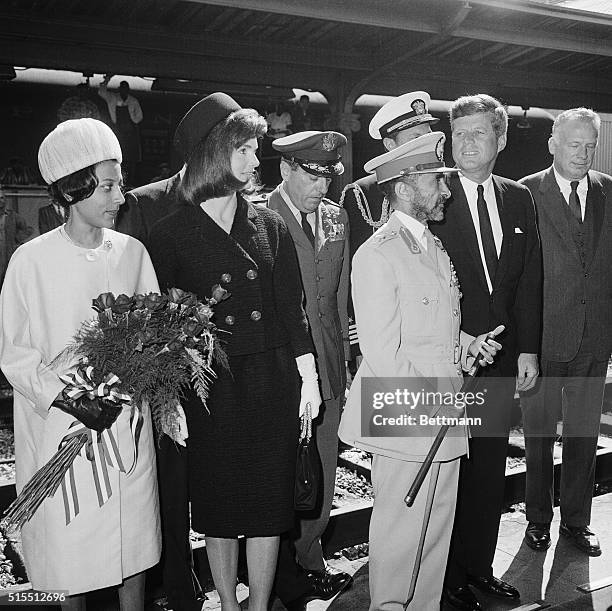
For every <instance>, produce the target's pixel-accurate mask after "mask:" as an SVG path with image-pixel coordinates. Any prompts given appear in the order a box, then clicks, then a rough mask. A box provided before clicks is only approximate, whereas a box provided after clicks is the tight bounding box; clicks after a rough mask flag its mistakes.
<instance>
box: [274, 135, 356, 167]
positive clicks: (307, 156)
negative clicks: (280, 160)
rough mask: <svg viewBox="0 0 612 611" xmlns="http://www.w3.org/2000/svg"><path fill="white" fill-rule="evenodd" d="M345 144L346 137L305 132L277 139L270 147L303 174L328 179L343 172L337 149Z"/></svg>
mask: <svg viewBox="0 0 612 611" xmlns="http://www.w3.org/2000/svg"><path fill="white" fill-rule="evenodd" d="M346 142H347V140H346V137H345V136H343V135H342V134H340V133H338V132H318V131H306V132H298V133H297V134H291V135H289V136H284V137H283V138H277V139H276V140H274V141H273V142H272V147H273V148H274V149H276V150H277V151H278V152H279V153H280V154H281V155H282V156H283V157H284V158H285V159H287V160H288V161H295V162H296V163H297V164H298V165H299V166H300V167H301V168H302V169H303V170H304V171H305V172H308V173H309V174H313V175H314V176H326V177H328V176H338V175H340V174H342V173H343V172H344V166H343V165H342V162H341V161H340V159H341V158H342V157H341V155H340V150H339V149H340V147H341V146H345V145H346Z"/></svg>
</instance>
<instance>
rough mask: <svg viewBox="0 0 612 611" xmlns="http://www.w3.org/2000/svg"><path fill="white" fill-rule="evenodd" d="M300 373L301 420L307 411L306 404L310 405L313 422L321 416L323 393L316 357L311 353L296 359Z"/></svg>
mask: <svg viewBox="0 0 612 611" xmlns="http://www.w3.org/2000/svg"><path fill="white" fill-rule="evenodd" d="M295 362H296V364H297V368H298V371H299V372H300V376H301V378H302V390H301V395H300V418H301V417H302V416H303V415H304V412H305V411H306V404H307V403H310V413H311V414H312V418H313V420H314V419H315V418H316V417H317V416H318V415H319V406H320V405H321V393H320V392H319V376H318V375H317V367H316V365H315V359H314V355H313V354H312V353H311V352H309V353H308V354H302V355H301V356H298V357H296V359H295Z"/></svg>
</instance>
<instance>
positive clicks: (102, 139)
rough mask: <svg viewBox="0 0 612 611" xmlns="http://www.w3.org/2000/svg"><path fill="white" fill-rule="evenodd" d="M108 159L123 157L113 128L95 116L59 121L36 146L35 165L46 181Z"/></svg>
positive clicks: (51, 180) (120, 159) (52, 180)
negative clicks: (92, 117)
mask: <svg viewBox="0 0 612 611" xmlns="http://www.w3.org/2000/svg"><path fill="white" fill-rule="evenodd" d="M107 159H115V160H116V161H118V162H119V163H121V161H122V155H121V146H120V145H119V140H117V136H115V134H114V133H113V130H112V129H111V128H110V127H109V126H108V125H106V123H102V121H98V120H97V119H70V120H69V121H64V122H63V123H60V124H59V125H58V126H57V127H56V128H55V129H54V130H53V131H52V132H51V133H50V134H48V135H47V137H46V138H45V139H44V140H43V141H42V144H41V145H40V148H39V149H38V167H39V168H40V173H41V174H42V177H43V178H44V180H45V182H46V183H47V184H51V183H54V182H55V181H56V180H59V179H60V178H63V177H64V176H68V175H70V174H73V173H74V172H77V171H78V170H82V169H83V168H86V167H89V166H90V165H94V164H96V163H99V162H101V161H106V160H107Z"/></svg>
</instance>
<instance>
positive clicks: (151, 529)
mask: <svg viewBox="0 0 612 611" xmlns="http://www.w3.org/2000/svg"><path fill="white" fill-rule="evenodd" d="M120 164H121V148H120V146H119V142H118V141H117V138H116V137H115V135H114V134H113V132H112V130H111V129H110V128H109V127H108V126H106V125H105V124H104V123H102V122H100V121H97V120H95V119H77V120H71V121H66V122H64V123H61V124H60V125H59V126H58V127H56V128H55V129H54V130H53V131H52V132H51V133H50V134H49V135H48V136H47V137H46V138H45V140H44V141H43V143H42V145H41V147H40V150H39V166H40V170H41V173H42V175H43V178H44V179H45V181H46V182H47V183H48V184H50V185H51V189H50V190H51V193H52V195H53V198H54V200H55V201H57V202H58V203H59V204H61V205H62V206H64V207H65V208H66V209H67V211H68V220H67V222H66V223H65V224H64V225H62V226H60V227H58V228H56V229H54V230H52V231H50V232H48V233H45V234H44V235H41V236H39V237H38V238H36V239H34V240H32V241H30V242H28V243H27V244H24V245H23V246H21V247H20V248H19V249H18V250H17V251H16V252H15V254H14V255H13V257H12V258H11V261H10V263H9V266H8V269H7V273H6V279H5V283H4V286H3V289H2V293H1V294H0V324H1V333H0V366H1V367H2V370H3V372H4V374H5V375H6V377H7V379H8V380H9V382H10V383H11V385H12V386H13V388H14V398H15V399H14V408H15V409H14V421H15V460H16V471H17V474H16V479H17V491H18V492H20V491H21V490H22V488H23V487H24V485H25V484H26V483H27V482H28V480H29V479H30V478H31V477H32V475H33V474H34V473H35V472H36V471H37V470H38V469H39V468H40V467H42V466H43V465H44V464H46V463H47V461H48V460H49V458H50V457H51V456H52V455H53V454H54V453H55V452H56V451H57V449H58V446H59V444H60V443H61V441H62V439H63V438H64V437H65V436H66V435H67V434H68V431H69V427H70V426H71V425H72V424H73V423H75V421H78V422H77V424H78V423H79V422H80V423H83V424H84V425H85V426H87V427H88V428H93V429H97V430H103V429H108V431H109V434H110V435H111V436H112V437H113V439H114V440H115V441H116V444H117V447H118V454H119V456H120V458H121V461H122V463H123V466H124V471H121V470H118V469H115V468H113V467H112V466H110V465H108V466H107V467H106V469H104V468H103V467H102V465H101V464H98V466H99V467H100V469H101V471H102V472H103V471H106V473H107V478H105V477H100V478H99V480H98V482H96V481H94V476H93V474H92V473H93V471H92V462H91V461H90V460H88V459H87V458H84V457H82V456H80V455H79V456H77V458H76V459H75V461H74V487H73V488H72V490H70V489H69V490H68V493H67V494H65V495H64V494H63V493H62V489H61V488H60V489H59V490H58V491H57V492H56V493H55V495H54V496H53V497H51V498H49V499H46V500H45V501H43V503H42V505H41V506H40V508H39V509H38V510H37V512H36V513H35V514H34V516H33V517H32V519H31V520H30V521H29V522H27V523H26V524H25V526H24V527H23V529H22V533H21V534H22V543H23V551H24V556H25V564H26V569H27V572H28V577H29V579H30V581H31V582H32V586H33V587H34V588H35V589H36V590H65V591H67V592H68V598H67V602H66V606H67V608H68V609H71V610H73V609H75V610H84V609H85V596H84V594H85V593H86V592H89V591H92V590H97V589H99V588H105V587H109V586H118V589H119V600H120V606H121V609H122V610H124V611H128V610H129V611H136V610H138V609H143V608H144V571H145V570H146V569H147V568H149V567H151V566H153V565H155V564H156V563H157V562H158V561H159V555H160V535H159V516H158V513H159V512H158V495H157V480H156V474H155V462H154V459H153V457H154V446H153V438H152V431H151V422H150V414H149V413H148V410H146V409H143V410H142V412H141V413H142V417H143V426H142V432H141V434H140V438H139V439H138V440H137V441H138V451H137V453H136V452H135V446H134V441H135V440H134V437H133V435H132V432H131V429H130V420H131V418H132V417H133V414H132V411H131V409H129V408H127V407H124V408H123V410H121V411H120V412H118V415H117V417H116V420H115V421H114V422H113V420H114V418H111V419H104V418H101V417H100V415H99V414H96V413H95V410H93V409H89V410H88V409H87V405H85V404H81V405H79V404H77V403H72V404H71V403H70V402H68V401H66V400H64V397H63V395H62V390H63V388H64V386H65V385H64V383H63V382H62V381H61V380H60V378H59V375H60V374H64V373H66V372H67V370H66V368H64V367H55V366H51V365H50V363H52V361H53V360H54V358H55V357H56V356H57V355H58V354H59V353H60V352H61V351H62V350H63V349H64V348H65V347H66V346H67V345H68V344H69V343H70V342H71V339H72V337H73V336H74V334H75V332H76V331H77V330H78V329H79V327H80V325H81V323H82V322H83V321H85V320H89V319H92V318H93V317H94V313H93V311H92V309H91V303H92V299H94V298H95V297H97V296H98V295H99V294H100V293H103V292H113V293H115V294H120V293H125V294H127V295H132V294H133V293H136V292H138V293H146V292H150V291H158V284H157V279H156V276H155V272H154V270H153V266H152V264H151V261H150V259H149V255H148V254H147V251H146V250H145V248H144V246H143V245H142V244H141V243H140V242H138V241H137V240H135V239H133V238H131V237H129V236H126V235H123V234H119V233H117V232H115V231H113V230H112V227H113V225H114V222H115V218H116V215H117V211H118V210H119V207H120V206H121V205H122V204H123V201H124V198H123V194H122V191H121V187H122V180H121V165H120ZM90 407H91V406H90ZM137 415H138V413H136V417H137ZM136 454H137V455H136ZM135 461H136V462H135ZM102 462H105V461H103V460H102V461H100V463H102ZM134 463H135V464H134ZM131 466H133V469H130V467H131ZM105 482H106V485H105ZM96 483H101V488H102V489H103V492H102V494H100V491H99V490H97V488H96ZM109 495H110V496H109Z"/></svg>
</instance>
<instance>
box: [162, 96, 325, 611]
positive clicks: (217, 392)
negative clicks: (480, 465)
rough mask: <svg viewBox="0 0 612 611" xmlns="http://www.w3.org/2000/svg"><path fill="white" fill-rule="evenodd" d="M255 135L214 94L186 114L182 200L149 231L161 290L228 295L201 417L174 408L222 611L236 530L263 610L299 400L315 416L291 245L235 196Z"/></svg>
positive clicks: (193, 407)
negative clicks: (222, 363)
mask: <svg viewBox="0 0 612 611" xmlns="http://www.w3.org/2000/svg"><path fill="white" fill-rule="evenodd" d="M194 121H198V128H197V130H194V129H190V125H191V127H193V125H194ZM202 121H205V122H208V123H209V124H210V127H209V128H208V129H205V130H202V124H201V122H202ZM265 131H266V122H265V119H264V118H263V117H261V116H260V115H259V114H258V113H257V112H256V111H254V110H252V109H241V108H240V107H239V106H238V105H237V104H236V102H234V100H232V99H231V98H230V97H229V96H226V95H225V94H220V93H216V94H212V95H210V96H208V97H207V98H205V99H204V100H202V101H200V102H199V103H198V104H197V105H196V106H195V107H194V108H193V109H192V110H191V111H189V112H188V113H187V115H186V116H185V118H184V119H183V122H182V124H181V125H179V128H178V130H177V137H178V138H179V139H180V138H181V137H183V138H189V137H190V134H191V133H196V132H197V133H199V134H205V135H204V136H203V137H201V139H200V140H199V142H197V143H195V144H194V145H193V147H191V146H190V147H189V149H190V150H191V151H192V152H191V154H190V156H189V159H188V160H187V162H186V165H185V168H184V169H183V172H182V177H181V185H180V188H179V193H180V194H181V198H182V200H183V204H184V205H182V206H180V207H179V209H178V210H177V211H176V212H174V213H173V214H171V215H170V216H167V217H166V218H164V219H163V220H162V221H160V222H159V223H157V224H156V225H155V226H154V227H153V229H152V232H151V236H150V252H151V256H152V259H153V262H154V265H155V267H156V271H157V274H158V278H159V282H160V285H161V286H162V287H172V286H176V287H179V288H182V289H185V290H188V291H192V292H194V293H196V294H197V295H198V296H199V297H206V296H209V295H210V292H211V287H212V286H213V285H214V284H220V285H221V286H222V287H224V288H225V289H227V290H228V291H229V293H230V294H231V296H230V297H229V298H228V299H226V300H225V301H222V302H220V303H219V304H218V305H216V306H215V308H214V309H215V313H214V318H213V321H214V322H215V323H216V324H217V326H218V327H219V328H220V329H221V330H222V331H226V332H227V333H220V335H221V336H222V337H223V338H224V341H225V342H226V343H225V351H226V353H227V355H228V359H229V370H221V369H220V368H217V374H218V379H217V380H216V381H215V382H214V384H213V386H212V389H211V393H210V397H209V400H208V409H209V410H210V413H207V412H206V410H205V409H204V407H203V406H202V403H201V402H199V400H197V399H193V400H189V401H186V405H185V412H186V416H187V425H188V435H189V438H188V440H187V448H188V455H189V484H190V497H191V515H192V525H193V528H194V529H195V530H197V531H199V532H203V533H204V534H205V535H206V551H207V553H208V558H209V563H210V566H211V570H212V574H213V579H214V581H215V586H216V588H217V590H218V592H219V595H220V597H221V605H222V609H223V611H230V610H231V611H235V610H237V609H239V606H238V601H237V599H236V572H237V560H238V540H237V537H238V536H239V535H244V536H245V537H246V538H247V562H248V568H249V584H250V592H249V608H250V609H251V611H264V610H265V609H267V605H268V599H269V596H270V590H271V587H272V581H273V578H274V572H275V568H276V557H277V550H278V539H279V535H280V533H282V532H284V531H286V530H289V529H290V528H291V527H292V525H293V487H294V475H295V453H296V445H297V436H298V423H299V414H301V413H302V411H303V410H304V408H305V406H306V404H307V403H310V404H311V407H312V409H313V417H316V415H317V413H318V407H319V404H320V401H321V399H320V395H319V389H318V381H317V374H316V370H315V365H314V357H313V355H312V351H313V347H312V343H311V339H310V335H309V332H308V324H307V321H306V316H305V314H304V311H303V309H302V305H301V304H302V288H301V284H300V274H299V269H298V264H297V260H296V255H295V251H294V246H293V242H292V241H291V238H290V236H289V233H288V231H287V227H286V226H285V223H284V221H283V220H282V218H281V217H280V216H279V215H278V214H276V213H275V212H273V211H271V210H268V209H266V208H263V207H259V206H254V205H253V204H251V203H249V202H248V201H247V200H246V199H245V198H244V197H243V195H242V193H241V192H242V191H243V190H245V189H247V188H248V187H250V186H251V181H252V178H253V172H254V170H255V168H256V167H257V166H258V165H259V161H258V159H257V156H256V152H257V147H258V140H257V139H258V138H260V137H261V136H263V135H264V133H265ZM300 376H301V378H302V382H301V393H300Z"/></svg>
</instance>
